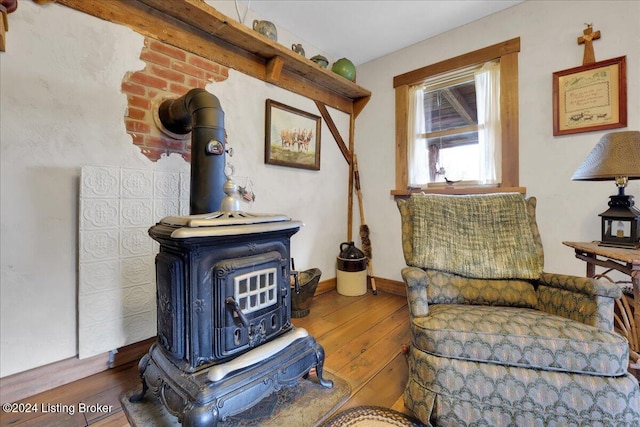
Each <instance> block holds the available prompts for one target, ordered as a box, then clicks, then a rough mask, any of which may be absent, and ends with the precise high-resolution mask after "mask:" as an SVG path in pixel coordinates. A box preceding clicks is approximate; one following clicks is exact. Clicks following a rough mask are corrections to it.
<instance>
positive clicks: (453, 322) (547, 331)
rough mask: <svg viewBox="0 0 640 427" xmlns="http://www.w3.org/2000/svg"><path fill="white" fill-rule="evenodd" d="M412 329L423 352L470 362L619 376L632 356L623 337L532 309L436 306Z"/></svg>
mask: <svg viewBox="0 0 640 427" xmlns="http://www.w3.org/2000/svg"><path fill="white" fill-rule="evenodd" d="M411 328H412V336H413V344H414V345H415V346H416V347H417V348H418V349H420V350H422V351H424V352H426V353H430V354H434V355H436V356H441V357H447V358H456V359H463V360H468V361H476V362H487V363H496V364H500V365H505V366H516V367H525V368H534V369H543V370H552V371H562V372H574V373H587V374H591V375H602V376H616V375H622V374H624V373H625V372H626V370H627V364H628V358H629V344H628V342H627V341H626V339H624V338H623V337H622V336H620V335H618V334H616V333H613V332H607V331H604V330H601V329H599V328H596V327H593V326H589V325H584V324H582V323H579V322H576V321H574V320H570V319H566V318H563V317H560V316H555V315H551V314H548V313H544V312H541V311H537V310H534V309H529V308H520V307H491V306H476V305H462V304H460V305H458V304H435V305H430V306H429V315H428V316H424V317H418V318H414V319H413V321H412V325H411Z"/></svg>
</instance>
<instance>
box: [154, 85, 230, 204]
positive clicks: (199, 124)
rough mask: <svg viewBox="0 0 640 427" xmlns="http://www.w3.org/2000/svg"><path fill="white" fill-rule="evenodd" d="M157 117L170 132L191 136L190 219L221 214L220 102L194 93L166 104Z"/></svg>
mask: <svg viewBox="0 0 640 427" xmlns="http://www.w3.org/2000/svg"><path fill="white" fill-rule="evenodd" d="M158 117H159V118H160V122H161V123H162V125H163V126H164V127H165V128H166V129H167V130H169V131H171V132H173V133H176V134H181V135H185V134H187V133H189V132H191V188H190V201H189V204H190V209H189V212H190V214H191V215H196V214H204V213H210V212H215V211H218V210H220V204H221V202H222V199H223V197H225V193H224V190H223V186H224V184H225V181H226V177H225V175H224V166H225V132H224V111H222V107H221V106H220V101H219V100H218V98H217V97H216V96H215V95H213V94H211V93H209V92H207V91H206V90H204V89H191V90H190V91H189V92H187V93H186V94H184V95H183V96H181V97H180V98H176V99H168V100H166V101H163V102H162V104H160V107H159V108H158Z"/></svg>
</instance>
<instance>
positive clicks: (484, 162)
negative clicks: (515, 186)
mask: <svg viewBox="0 0 640 427" xmlns="http://www.w3.org/2000/svg"><path fill="white" fill-rule="evenodd" d="M475 82H476V102H477V108H478V145H479V148H480V156H479V159H480V183H482V184H499V183H500V182H502V170H501V169H502V168H501V165H502V132H501V128H500V63H498V62H488V63H487V64H485V65H484V66H483V67H482V68H481V69H480V70H478V71H477V72H476V73H475Z"/></svg>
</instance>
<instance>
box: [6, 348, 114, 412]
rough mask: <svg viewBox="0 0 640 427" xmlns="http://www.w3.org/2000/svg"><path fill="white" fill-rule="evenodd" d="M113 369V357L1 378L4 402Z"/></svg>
mask: <svg viewBox="0 0 640 427" xmlns="http://www.w3.org/2000/svg"><path fill="white" fill-rule="evenodd" d="M107 369H109V353H102V354H98V355H97V356H92V357H88V358H86V359H78V358H77V357H70V358H69V359H63V360H60V361H58V362H53V363H50V364H48V365H44V366H39V367H37V368H33V369H30V370H28V371H24V372H18V373H17V374H13V375H9V376H6V377H3V378H0V401H2V403H13V402H17V401H19V400H22V399H25V398H27V397H30V396H33V395H36V394H38V393H42V392H44V391H47V390H51V389H53V388H56V387H60V386H61V385H65V384H69V383H71V382H74V381H77V380H80V379H82V378H85V377H88V376H90V375H94V374H97V373H99V372H102V371H105V370H107Z"/></svg>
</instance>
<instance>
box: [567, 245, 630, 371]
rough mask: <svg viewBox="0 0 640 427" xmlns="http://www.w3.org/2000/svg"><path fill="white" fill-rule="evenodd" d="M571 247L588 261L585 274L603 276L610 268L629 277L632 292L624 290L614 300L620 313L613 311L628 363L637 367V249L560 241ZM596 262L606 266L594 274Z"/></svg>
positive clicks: (579, 257)
mask: <svg viewBox="0 0 640 427" xmlns="http://www.w3.org/2000/svg"><path fill="white" fill-rule="evenodd" d="M562 244H564V245H566V246H569V247H571V248H574V249H575V251H576V258H578V259H581V260H583V261H585V262H586V263H587V277H594V278H605V279H607V280H609V281H611V282H613V280H612V279H611V278H610V277H608V276H607V274H608V273H610V272H611V271H612V270H616V271H620V272H622V273H624V274H626V275H628V276H629V277H630V278H631V284H632V287H633V291H632V293H625V294H624V295H623V296H622V298H621V299H620V300H616V304H617V307H618V310H619V313H616V315H615V324H616V328H617V329H618V332H620V333H621V334H622V335H624V336H625V337H626V338H627V339H628V340H629V350H630V352H629V354H630V357H631V367H632V368H634V369H640V250H638V249H623V248H611V247H607V246H600V245H598V243H597V242H562ZM596 266H600V267H604V268H606V269H607V270H606V271H604V272H603V273H600V274H596Z"/></svg>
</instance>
